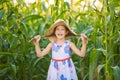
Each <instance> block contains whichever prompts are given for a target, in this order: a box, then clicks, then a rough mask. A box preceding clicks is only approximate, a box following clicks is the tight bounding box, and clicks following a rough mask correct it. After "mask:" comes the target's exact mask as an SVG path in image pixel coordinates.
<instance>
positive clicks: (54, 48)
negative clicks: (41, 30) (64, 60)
mask: <svg viewBox="0 0 120 80" xmlns="http://www.w3.org/2000/svg"><path fill="white" fill-rule="evenodd" d="M60 47H61V46H55V47H53V48H52V51H55V52H58V50H59V49H60Z"/></svg>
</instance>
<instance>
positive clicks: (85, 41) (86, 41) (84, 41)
mask: <svg viewBox="0 0 120 80" xmlns="http://www.w3.org/2000/svg"><path fill="white" fill-rule="evenodd" d="M80 37H81V39H82V43H83V44H87V43H88V38H87V36H86V35H85V34H81V36H80Z"/></svg>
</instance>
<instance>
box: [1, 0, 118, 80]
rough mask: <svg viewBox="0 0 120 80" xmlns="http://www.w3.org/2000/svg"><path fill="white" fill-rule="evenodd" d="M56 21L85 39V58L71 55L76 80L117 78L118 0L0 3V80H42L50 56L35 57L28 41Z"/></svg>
mask: <svg viewBox="0 0 120 80" xmlns="http://www.w3.org/2000/svg"><path fill="white" fill-rule="evenodd" d="M98 2H99V4H97V3H98ZM59 18H62V19H64V20H65V21H66V22H67V23H68V24H69V25H70V27H71V29H72V30H73V31H74V32H76V33H77V34H81V33H84V34H86V35H87V36H88V38H89V43H88V45H87V52H86V56H85V57H84V58H80V57H78V56H76V55H75V54H74V53H73V54H72V59H73V61H74V64H75V66H76V70H77V75H78V78H79V80H120V0H68V1H67V0H65V1H64V0H54V3H52V4H51V3H50V1H49V0H35V2H31V3H30V2H28V3H26V2H25V1H24V0H0V80H45V79H46V76H47V70H48V67H49V63H50V58H51V54H48V55H46V56H45V57H43V58H37V57H36V53H35V49H34V45H32V44H30V43H29V42H28V41H29V39H31V38H32V37H33V36H35V35H38V34H40V35H43V34H44V31H45V30H46V29H48V28H49V27H50V25H51V24H53V22H54V21H55V20H57V19H59ZM71 40H72V41H73V42H74V43H75V44H76V45H77V46H78V47H79V48H81V40H80V39H79V38H71ZM48 43H49V40H48V39H47V38H42V39H41V41H40V47H41V48H42V49H44V48H45V47H46V46H47V44H48ZM50 53H51V52H50Z"/></svg>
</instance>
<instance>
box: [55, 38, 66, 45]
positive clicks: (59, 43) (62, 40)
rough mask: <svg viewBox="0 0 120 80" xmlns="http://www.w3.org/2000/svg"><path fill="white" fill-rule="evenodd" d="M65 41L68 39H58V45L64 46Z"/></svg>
mask: <svg viewBox="0 0 120 80" xmlns="http://www.w3.org/2000/svg"><path fill="white" fill-rule="evenodd" d="M65 41H66V39H57V40H56V43H57V45H62V44H64V42H65Z"/></svg>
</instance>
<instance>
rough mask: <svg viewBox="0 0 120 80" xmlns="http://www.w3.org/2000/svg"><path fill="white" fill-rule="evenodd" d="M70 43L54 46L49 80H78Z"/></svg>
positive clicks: (54, 44) (54, 43)
mask: <svg viewBox="0 0 120 80" xmlns="http://www.w3.org/2000/svg"><path fill="white" fill-rule="evenodd" d="M69 43H70V41H68V40H66V42H65V43H64V44H63V45H61V46H59V45H57V44H56V42H55V41H54V42H53V44H52V59H51V62H50V66H49V70H48V75H47V80H78V78H77V74H76V70H75V67H74V64H73V61H72V59H71V51H70V48H69Z"/></svg>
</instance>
